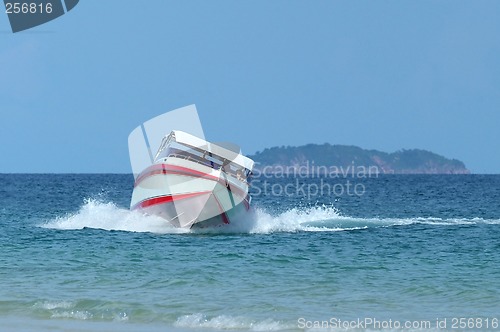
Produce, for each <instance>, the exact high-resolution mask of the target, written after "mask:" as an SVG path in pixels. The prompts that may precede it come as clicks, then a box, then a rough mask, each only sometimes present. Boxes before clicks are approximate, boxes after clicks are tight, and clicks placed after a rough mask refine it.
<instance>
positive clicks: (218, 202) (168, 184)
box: [131, 159, 250, 228]
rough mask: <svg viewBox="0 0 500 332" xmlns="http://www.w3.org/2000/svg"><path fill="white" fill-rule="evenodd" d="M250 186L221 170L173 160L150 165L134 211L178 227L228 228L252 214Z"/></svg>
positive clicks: (134, 197)
mask: <svg viewBox="0 0 500 332" xmlns="http://www.w3.org/2000/svg"><path fill="white" fill-rule="evenodd" d="M249 208H250V206H249V196H248V184H247V183H246V182H241V181H236V180H235V179H233V178H232V177H230V176H227V174H225V173H224V172H222V171H220V170H214V169H211V168H209V167H206V166H203V165H199V164H196V163H192V162H189V161H185V160H176V159H172V160H170V162H169V163H161V164H155V165H152V166H150V167H149V168H148V169H146V170H145V171H144V172H143V173H142V174H141V175H140V176H139V177H138V178H137V180H136V183H135V186H134V192H133V194H132V202H131V209H132V210H141V211H144V212H145V213H147V214H151V215H157V216H160V217H162V218H164V219H165V220H167V221H168V222H169V223H171V224H172V225H174V226H176V227H182V228H203V227H216V226H221V225H227V224H230V223H232V222H233V221H234V220H236V219H239V218H242V217H243V216H244V214H245V213H246V212H248V211H249Z"/></svg>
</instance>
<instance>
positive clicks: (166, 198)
mask: <svg viewBox="0 0 500 332" xmlns="http://www.w3.org/2000/svg"><path fill="white" fill-rule="evenodd" d="M208 193H210V191H204V192H198V193H190V194H180V195H168V196H160V197H155V198H150V199H146V200H144V201H142V202H140V203H138V204H136V205H135V206H134V207H133V208H132V210H134V209H137V208H146V207H149V206H153V205H158V204H164V203H169V202H173V201H180V200H181V199H186V198H190V197H196V196H200V195H206V194H208Z"/></svg>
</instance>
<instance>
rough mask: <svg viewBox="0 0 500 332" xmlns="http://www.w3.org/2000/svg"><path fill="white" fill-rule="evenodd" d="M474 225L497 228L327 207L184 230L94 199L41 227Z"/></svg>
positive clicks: (159, 229) (252, 229)
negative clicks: (350, 213)
mask: <svg viewBox="0 0 500 332" xmlns="http://www.w3.org/2000/svg"><path fill="white" fill-rule="evenodd" d="M478 223H484V224H500V220H496V219H495V220H485V219H482V218H473V219H461V218H450V219H442V218H431V217H425V218H423V217H413V218H357V217H349V216H344V215H342V214H341V213H340V212H339V211H338V210H337V209H336V208H334V207H331V206H314V207H308V208H292V209H290V210H288V211H285V212H282V213H279V214H272V213H269V212H268V211H266V210H264V209H262V208H258V207H257V208H253V209H252V210H251V212H250V213H248V214H247V215H246V216H244V218H242V219H240V220H236V221H234V222H233V223H232V224H230V225H227V226H222V227H215V228H206V229H197V230H188V229H180V228H175V227H173V226H172V225H170V224H169V223H168V222H166V221H165V220H164V219H162V218H160V217H157V216H151V215H145V214H144V213H141V212H140V211H130V210H128V209H126V208H122V207H118V206H117V205H115V204H114V203H112V202H102V201H100V200H96V199H87V200H85V202H84V204H83V206H82V207H81V208H80V209H79V211H77V212H76V213H72V214H68V215H65V216H60V217H56V218H54V219H52V220H49V221H47V222H46V223H44V224H42V225H41V227H44V228H52V229H60V230H74V229H83V228H93V229H103V230H117V231H128V232H151V233H159V234H170V233H250V234H254V233H257V234H267V233H279V232H338V231H353V230H362V229H368V228H374V227H391V226H405V225H413V224H426V225H435V226H447V225H473V224H478Z"/></svg>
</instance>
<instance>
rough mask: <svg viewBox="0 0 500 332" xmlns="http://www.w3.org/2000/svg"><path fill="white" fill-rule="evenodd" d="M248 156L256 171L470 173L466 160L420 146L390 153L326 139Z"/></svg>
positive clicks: (267, 149) (270, 149) (267, 150)
mask: <svg viewBox="0 0 500 332" xmlns="http://www.w3.org/2000/svg"><path fill="white" fill-rule="evenodd" d="M249 157H250V158H251V159H253V160H254V161H255V167H254V169H255V171H256V172H266V173H287V174H290V173H295V174H297V173H300V174H322V173H330V174H331V173H335V172H337V173H351V172H352V173H353V174H354V173H355V172H359V171H363V172H370V173H373V172H378V173H380V174H470V171H469V170H468V169H467V168H466V167H465V164H464V163H463V162H461V161H459V160H457V159H448V158H446V157H443V156H441V155H438V154H436V153H433V152H430V151H426V150H421V149H409V150H406V149H403V150H399V151H396V152H392V153H387V152H382V151H378V150H366V149H362V148H360V147H357V146H350V145H332V144H328V143H325V144H307V145H303V146H297V147H295V146H281V147H272V148H266V149H264V150H263V151H262V152H260V151H259V152H257V153H255V154H254V155H250V156H249Z"/></svg>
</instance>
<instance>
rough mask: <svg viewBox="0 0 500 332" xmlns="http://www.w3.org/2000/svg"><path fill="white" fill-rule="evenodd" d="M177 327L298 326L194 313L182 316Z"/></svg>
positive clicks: (266, 328)
mask: <svg viewBox="0 0 500 332" xmlns="http://www.w3.org/2000/svg"><path fill="white" fill-rule="evenodd" d="M174 326H175V327H182V328H190V329H200V328H202V329H214V330H228V329H229V330H246V331H283V330H287V331H288V330H291V329H294V328H296V326H294V325H286V324H284V323H282V322H279V321H275V320H272V319H266V320H263V321H254V320H251V319H249V318H245V317H234V316H228V315H220V316H216V317H211V318H210V317H207V316H206V315H204V314H192V315H185V316H181V317H179V318H178V319H177V321H176V322H175V323H174Z"/></svg>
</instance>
